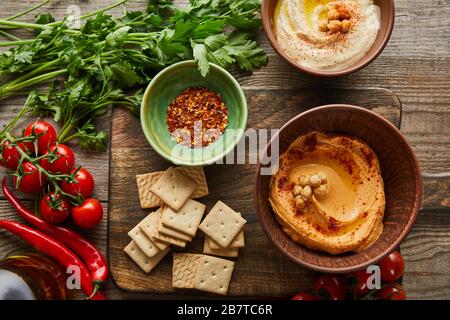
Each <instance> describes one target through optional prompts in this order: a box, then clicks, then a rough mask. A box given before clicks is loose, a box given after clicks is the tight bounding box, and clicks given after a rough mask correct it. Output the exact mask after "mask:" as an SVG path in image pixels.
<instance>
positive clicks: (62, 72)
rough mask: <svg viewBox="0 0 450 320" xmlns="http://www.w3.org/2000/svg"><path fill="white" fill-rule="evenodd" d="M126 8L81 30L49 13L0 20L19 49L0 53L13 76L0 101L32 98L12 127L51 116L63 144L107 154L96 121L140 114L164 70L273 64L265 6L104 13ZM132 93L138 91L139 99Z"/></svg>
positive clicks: (215, 1) (216, 4) (161, 1)
mask: <svg viewBox="0 0 450 320" xmlns="http://www.w3.org/2000/svg"><path fill="white" fill-rule="evenodd" d="M48 1H49V0H47V1H45V3H47V2H48ZM126 2H128V0H122V1H120V2H118V3H116V4H114V5H111V6H109V7H107V8H104V9H102V10H99V11H96V12H93V13H91V14H88V15H85V16H83V17H82V19H84V20H85V23H84V25H83V26H82V28H81V29H80V30H75V29H71V28H69V26H68V25H69V24H68V23H67V18H66V19H64V20H62V21H58V22H56V21H55V19H54V18H53V17H52V16H51V15H49V14H40V15H38V16H37V19H36V22H35V23H23V22H16V21H15V19H16V18H17V17H19V16H21V15H23V14H24V13H21V14H17V15H15V16H13V17H10V18H8V19H4V20H0V34H1V35H4V36H6V37H8V38H10V39H9V40H10V41H5V42H0V46H13V48H12V49H10V50H9V51H6V52H2V53H1V54H0V77H6V78H8V81H3V82H0V99H4V98H7V97H10V96H13V95H22V94H28V98H27V100H26V103H25V106H24V108H23V110H22V111H21V112H20V114H19V115H18V116H17V118H16V119H13V120H12V122H11V124H14V123H15V122H17V120H18V118H19V117H21V116H23V115H24V114H33V115H43V116H52V117H53V118H54V119H55V120H56V121H58V122H61V123H62V124H63V127H62V129H61V131H60V134H59V136H58V141H59V142H60V143H65V142H67V141H70V140H73V139H77V140H78V142H79V144H80V145H81V146H82V147H84V148H91V149H102V148H103V147H104V146H105V140H106V134H105V133H104V132H98V131H97V129H96V127H95V126H94V124H93V120H94V119H95V118H97V117H99V116H101V115H103V114H105V113H106V112H108V110H109V107H110V106H111V105H117V106H121V107H126V108H128V109H129V110H131V111H132V112H133V113H135V114H139V108H140V103H141V100H142V90H141V88H142V87H143V86H145V85H146V84H147V83H148V82H149V81H150V80H151V79H152V78H153V77H154V76H155V75H156V74H157V73H158V72H159V71H161V70H162V69H163V68H165V67H167V66H169V65H171V64H173V63H176V62H179V61H183V60H189V59H195V60H196V61H197V62H198V67H199V70H200V72H201V73H202V75H206V74H207V73H208V72H209V62H212V63H215V64H218V65H220V66H222V67H225V68H226V67H229V66H230V65H232V64H237V65H239V67H240V68H242V69H244V70H247V71H251V70H253V69H254V68H259V67H261V66H263V65H265V64H266V62H267V56H266V54H265V53H264V51H263V50H262V49H261V48H259V47H258V45H257V43H256V42H255V40H254V31H255V29H256V28H258V27H259V26H260V23H261V21H260V16H259V8H260V1H259V0H190V2H189V4H188V6H187V7H185V8H177V7H175V6H174V5H173V2H172V0H150V1H149V3H148V6H147V9H146V10H145V11H135V12H129V11H126V10H125V13H124V15H123V16H121V17H118V18H114V17H112V16H110V15H107V14H106V13H105V12H106V11H108V10H110V9H112V8H114V7H117V6H119V5H123V4H125V3H126ZM41 5H42V4H41ZM41 5H39V6H36V7H35V8H32V9H31V10H34V9H36V8H38V7H40V6H41ZM31 10H28V11H26V12H25V13H28V12H29V11H31ZM11 28H15V29H17V28H22V29H30V30H33V31H34V34H35V36H34V38H33V39H31V40H20V39H17V38H16V37H14V36H13V35H11V34H10V33H8V31H9V29H11ZM11 76H12V77H11ZM41 84H47V87H44V89H42V86H40V85H41ZM131 88H137V91H136V90H134V92H135V94H133V95H130V94H129V92H130V90H129V89H131ZM11 124H10V125H8V126H6V128H5V129H4V130H3V132H1V133H0V137H1V135H4V134H5V131H6V130H11V129H12V126H13V125H11Z"/></svg>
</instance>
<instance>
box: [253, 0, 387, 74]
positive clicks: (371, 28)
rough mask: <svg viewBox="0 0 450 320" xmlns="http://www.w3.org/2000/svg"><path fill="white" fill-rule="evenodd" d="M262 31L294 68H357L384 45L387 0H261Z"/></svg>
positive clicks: (331, 70) (345, 71) (322, 71)
mask: <svg viewBox="0 0 450 320" xmlns="http://www.w3.org/2000/svg"><path fill="white" fill-rule="evenodd" d="M261 16H262V21H263V26H264V31H265V33H266V35H267V38H268V40H269V42H270V44H271V45H272V47H273V49H274V50H275V51H276V52H277V53H278V55H279V56H281V57H282V58H283V59H284V60H286V61H287V62H289V63H290V64H291V65H293V66H294V67H295V68H296V69H298V70H300V71H303V72H306V73H309V74H312V75H316V76H323V77H337V76H342V75H346V74H350V73H353V72H356V71H358V70H361V69H362V68H364V67H366V66H367V65H368V64H370V63H371V62H373V61H374V60H375V59H376V58H377V57H378V55H379V54H380V53H381V52H382V51H383V49H384V48H385V46H386V45H387V43H388V41H389V39H390V37H391V34H392V30H393V27H394V22H395V7H394V1H393V0H263V2H262V6H261Z"/></svg>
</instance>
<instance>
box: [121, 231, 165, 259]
mask: <svg viewBox="0 0 450 320" xmlns="http://www.w3.org/2000/svg"><path fill="white" fill-rule="evenodd" d="M128 236H129V237H130V238H131V239H132V240H134V242H135V243H136V245H137V246H138V247H139V249H141V250H142V251H143V252H144V253H145V255H146V256H147V257H149V258H152V257H154V256H156V255H157V254H158V253H159V252H160V251H161V250H159V248H158V247H157V246H156V245H155V243H154V242H153V241H151V240H150V239H149V238H148V237H147V236H146V235H145V233H143V232H142V230H141V228H139V225H137V226H136V227H134V228H133V229H131V231H130V232H128Z"/></svg>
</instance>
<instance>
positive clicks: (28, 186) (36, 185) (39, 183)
mask: <svg viewBox="0 0 450 320" xmlns="http://www.w3.org/2000/svg"><path fill="white" fill-rule="evenodd" d="M21 169H22V172H23V176H22V179H20V183H19V186H18V189H19V190H20V191H22V192H25V193H38V192H39V191H41V189H42V187H43V186H44V184H45V181H46V180H47V177H46V176H45V175H43V174H42V173H41V172H40V171H39V169H38V168H37V167H36V166H35V165H34V164H32V163H31V162H24V163H22V166H21ZM14 185H16V186H17V176H14Z"/></svg>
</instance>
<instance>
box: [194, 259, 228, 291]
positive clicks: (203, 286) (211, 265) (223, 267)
mask: <svg viewBox="0 0 450 320" xmlns="http://www.w3.org/2000/svg"><path fill="white" fill-rule="evenodd" d="M233 269H234V262H233V261H229V260H225V259H220V258H216V257H211V256H203V257H202V258H201V259H200V260H199V262H198V267H197V271H196V273H195V279H194V288H195V289H198V290H202V291H206V292H211V293H217V294H221V295H226V294H227V292H228V287H229V285H230V281H231V276H232V275H233Z"/></svg>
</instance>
